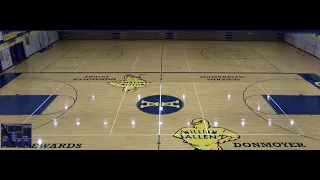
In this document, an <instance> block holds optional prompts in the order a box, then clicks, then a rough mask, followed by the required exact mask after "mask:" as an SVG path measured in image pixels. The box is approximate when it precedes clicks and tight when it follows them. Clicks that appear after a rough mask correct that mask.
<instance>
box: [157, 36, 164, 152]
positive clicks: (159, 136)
mask: <svg viewBox="0 0 320 180" xmlns="http://www.w3.org/2000/svg"><path fill="white" fill-rule="evenodd" d="M162 59H163V41H162V43H161V57H160V92H159V94H160V99H159V104H160V105H159V120H158V142H157V144H158V150H160V144H161V142H160V138H161V110H162V109H163V108H162V97H161V96H162Z"/></svg>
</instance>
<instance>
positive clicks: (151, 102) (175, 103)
mask: <svg viewBox="0 0 320 180" xmlns="http://www.w3.org/2000/svg"><path fill="white" fill-rule="evenodd" d="M183 106H184V103H183V101H181V100H180V99H178V98H176V97H174V96H169V95H161V97H160V95H154V96H148V97H144V98H142V99H141V100H140V101H138V102H137V108H138V109H139V110H141V111H142V112H145V113H148V114H157V115H158V114H172V113H175V112H178V111H179V110H181V109H182V108H183Z"/></svg>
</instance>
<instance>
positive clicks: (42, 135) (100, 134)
mask: <svg viewBox="0 0 320 180" xmlns="http://www.w3.org/2000/svg"><path fill="white" fill-rule="evenodd" d="M68 132H69V131H68ZM173 135H174V134H161V136H173ZM193 135H195V136H204V135H208V134H193ZM216 135H217V136H219V135H228V134H216ZM238 135H241V136H301V135H302V134H238ZM32 136H37V137H76V136H101V137H105V136H108V137H109V136H158V134H108V133H105V134H103V133H99V134H66V135H64V134H33V135H32ZM183 136H187V135H184V134H183Z"/></svg>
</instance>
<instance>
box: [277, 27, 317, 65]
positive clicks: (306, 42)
mask: <svg viewBox="0 0 320 180" xmlns="http://www.w3.org/2000/svg"><path fill="white" fill-rule="evenodd" d="M283 39H284V41H285V42H287V43H289V44H291V45H292V46H294V47H296V48H298V49H301V50H303V51H305V52H307V53H309V54H311V55H313V56H316V57H317V58H319V59H320V34H301V33H286V34H285V35H284V38H283Z"/></svg>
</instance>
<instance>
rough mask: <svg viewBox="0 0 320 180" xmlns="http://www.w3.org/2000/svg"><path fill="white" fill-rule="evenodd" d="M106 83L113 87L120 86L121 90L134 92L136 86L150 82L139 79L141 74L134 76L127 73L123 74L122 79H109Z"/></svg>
mask: <svg viewBox="0 0 320 180" xmlns="http://www.w3.org/2000/svg"><path fill="white" fill-rule="evenodd" d="M108 84H109V85H111V86H113V87H118V88H122V91H123V92H135V91H136V90H137V89H138V88H144V87H147V86H149V85H150V84H151V83H150V82H147V81H146V80H143V79H141V75H139V76H134V75H132V74H127V75H125V76H124V80H118V81H111V82H109V83H108Z"/></svg>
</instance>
